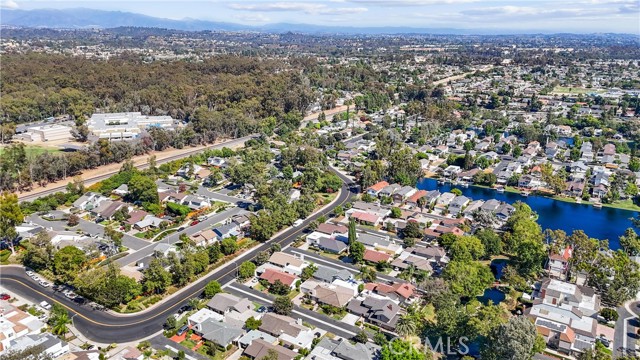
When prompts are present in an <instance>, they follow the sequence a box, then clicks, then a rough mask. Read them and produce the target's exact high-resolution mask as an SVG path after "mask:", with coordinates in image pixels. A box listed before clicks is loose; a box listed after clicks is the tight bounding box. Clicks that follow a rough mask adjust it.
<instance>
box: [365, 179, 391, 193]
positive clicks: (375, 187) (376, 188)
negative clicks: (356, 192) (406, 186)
mask: <svg viewBox="0 0 640 360" xmlns="http://www.w3.org/2000/svg"><path fill="white" fill-rule="evenodd" d="M385 186H389V183H388V182H386V181H380V182H379V183H377V184H373V185H371V186H369V187H368V188H367V190H369V189H370V190H374V191H380V190H382V189H383V188H384V187H385Z"/></svg>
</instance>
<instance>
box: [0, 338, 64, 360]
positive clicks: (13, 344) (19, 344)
mask: <svg viewBox="0 0 640 360" xmlns="http://www.w3.org/2000/svg"><path fill="white" fill-rule="evenodd" d="M35 346H39V347H41V348H42V349H43V352H44V353H46V354H48V355H49V356H51V358H54V359H55V358H57V357H60V356H62V355H64V354H67V353H69V351H70V349H69V344H68V343H67V342H66V341H63V340H60V339H58V338H57V337H56V336H54V335H53V334H50V333H39V334H28V335H24V336H20V337H16V338H13V339H11V340H10V341H9V344H8V346H7V347H6V348H5V350H4V351H0V355H2V354H3V353H5V352H7V350H11V351H15V352H18V351H22V350H26V349H28V348H32V347H35Z"/></svg>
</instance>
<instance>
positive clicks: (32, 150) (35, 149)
mask: <svg viewBox="0 0 640 360" xmlns="http://www.w3.org/2000/svg"><path fill="white" fill-rule="evenodd" d="M24 150H25V152H26V154H27V156H35V155H40V154H42V153H44V152H47V151H48V152H59V151H60V149H58V148H57V147H51V146H41V145H26V146H25V147H24ZM3 152H4V146H2V147H0V155H2V153H3Z"/></svg>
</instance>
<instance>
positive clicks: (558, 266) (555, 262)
mask: <svg viewBox="0 0 640 360" xmlns="http://www.w3.org/2000/svg"><path fill="white" fill-rule="evenodd" d="M572 254H573V249H571V246H569V245H567V247H566V248H565V249H564V250H563V251H562V253H561V254H555V253H554V254H551V255H549V276H550V277H553V278H556V279H561V280H566V277H567V272H568V271H569V259H571V255H572Z"/></svg>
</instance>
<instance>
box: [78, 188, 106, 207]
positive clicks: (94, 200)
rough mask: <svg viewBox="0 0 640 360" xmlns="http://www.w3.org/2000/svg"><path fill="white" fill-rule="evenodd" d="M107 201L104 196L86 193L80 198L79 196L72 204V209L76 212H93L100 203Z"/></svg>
mask: <svg viewBox="0 0 640 360" xmlns="http://www.w3.org/2000/svg"><path fill="white" fill-rule="evenodd" d="M107 200H109V198H107V197H106V196H103V195H102V194H98V193H94V192H88V193H86V194H84V195H82V196H80V197H79V198H78V199H77V200H76V201H74V202H73V207H74V208H76V209H78V210H87V211H89V210H93V209H95V208H96V207H98V206H99V205H100V203H102V202H104V201H107Z"/></svg>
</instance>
